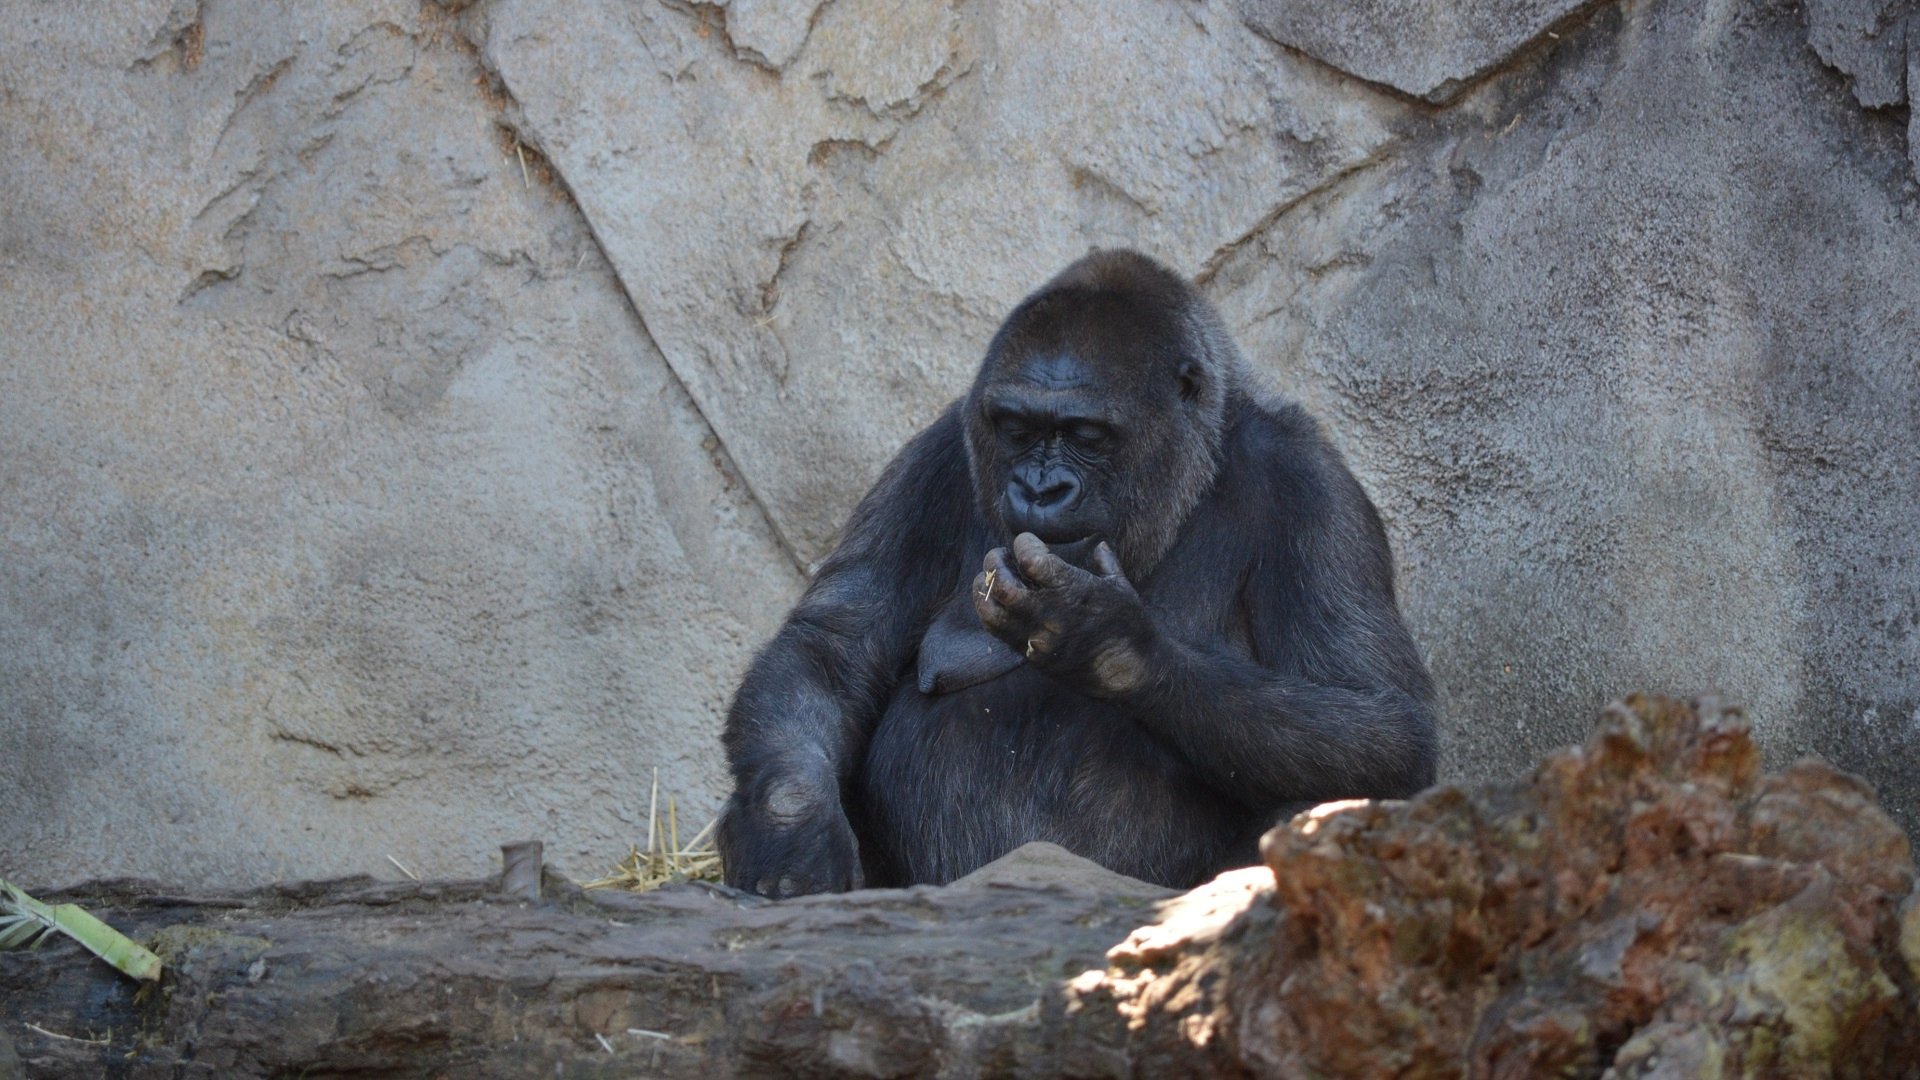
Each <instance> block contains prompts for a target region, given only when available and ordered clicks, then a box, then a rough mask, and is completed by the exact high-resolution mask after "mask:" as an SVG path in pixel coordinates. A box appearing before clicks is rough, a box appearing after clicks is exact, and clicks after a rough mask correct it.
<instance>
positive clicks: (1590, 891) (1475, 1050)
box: [1076, 698, 1920, 1080]
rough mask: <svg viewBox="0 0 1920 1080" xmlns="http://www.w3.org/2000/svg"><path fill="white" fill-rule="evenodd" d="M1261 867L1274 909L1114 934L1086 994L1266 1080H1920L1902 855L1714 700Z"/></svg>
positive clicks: (1288, 833)
mask: <svg viewBox="0 0 1920 1080" xmlns="http://www.w3.org/2000/svg"><path fill="white" fill-rule="evenodd" d="M1262 846H1263V854H1264V856H1265V859H1266V863H1267V867H1268V868H1269V869H1270V870H1271V873H1272V881H1273V894H1272V897H1271V908H1272V910H1271V911H1270V912H1268V913H1264V914H1262V915H1260V916H1258V917H1252V916H1250V917H1248V918H1247V919H1245V920H1243V921H1242V922H1240V923H1237V924H1229V925H1227V926H1226V927H1225V929H1222V930H1213V929H1210V928H1204V927H1203V929H1202V931H1201V932H1200V933H1197V934H1192V933H1189V934H1177V933H1176V934H1169V933H1168V932H1167V930H1166V928H1165V926H1164V925H1163V926H1161V927H1150V928H1148V929H1147V930H1145V931H1141V932H1136V933H1135V935H1134V936H1133V937H1132V938H1130V939H1129V941H1128V942H1127V943H1126V944H1124V945H1122V946H1121V947H1119V948H1118V949H1116V950H1115V951H1114V952H1113V954H1112V958H1113V959H1114V961H1115V967H1114V969H1112V970H1110V971H1109V972H1108V973H1107V974H1106V975H1104V976H1102V977H1101V978H1100V979H1099V980H1098V981H1097V982H1095V981H1093V980H1088V982H1087V983H1086V984H1083V985H1082V986H1081V987H1080V988H1077V990H1076V993H1077V994H1078V995H1079V997H1080V999H1081V1000H1085V1001H1087V1002H1089V1005H1088V1007H1091V1004H1090V1003H1091V1002H1092V1001H1096V1000H1098V1001H1109V1000H1110V1001H1111V1002H1113V1004H1114V1007H1116V1008H1118V1009H1120V1010H1121V1011H1122V1012H1123V1013H1127V1014H1129V1015H1133V1016H1138V1017H1148V1018H1151V1021H1150V1022H1149V1023H1148V1024H1146V1026H1145V1028H1144V1030H1146V1031H1150V1032H1158V1033H1160V1034H1159V1035H1158V1036H1156V1038H1157V1045H1159V1046H1160V1047H1162V1048H1163V1049H1162V1050H1161V1052H1164V1053H1168V1054H1172V1053H1175V1052H1177V1043H1176V1041H1175V1038H1176V1037H1177V1039H1181V1040H1185V1041H1187V1042H1189V1043H1193V1042H1199V1043H1202V1044H1204V1045H1205V1046H1207V1047H1208V1052H1209V1055H1210V1057H1211V1059H1212V1060H1214V1061H1216V1062H1220V1063H1221V1066H1220V1067H1221V1068H1222V1070H1223V1071H1225V1070H1226V1069H1227V1068H1228V1063H1231V1065H1232V1067H1234V1068H1239V1067H1245V1068H1248V1069H1249V1070H1250V1071H1252V1072H1254V1073H1256V1074H1259V1075H1267V1076H1400V1075H1418V1076H1433V1077H1443V1076H1475V1077H1516V1078H1517V1077H1537V1076H1599V1075H1602V1074H1604V1075H1606V1076H1609V1077H1631V1076H1647V1077H1653V1076H1658V1077H1672V1078H1675V1080H1679V1078H1683V1077H1705V1076H1727V1077H1732V1076H1753V1077H1760V1076H1783V1077H1784V1076H1857V1077H1891V1076H1912V1075H1920V1037H1916V1032H1915V1029H1914V1027H1913V1024H1914V1022H1915V1020H1916V1018H1920V1017H1917V1014H1916V1012H1915V1007H1916V1004H1920V999H1916V997H1915V992H1914V991H1915V976H1916V974H1920V968H1916V966H1915V965H1916V964H1920V953H1916V952H1915V951H1914V949H1913V945H1914V941H1913V937H1912V935H1913V933H1914V927H1915V926H1916V925H1920V922H1917V921H1916V917H1915V911H1914V905H1913V902H1912V900H1911V899H1910V893H1911V889H1912V886H1913V878H1914V865H1913V860H1912V858H1911V856H1910V854H1909V848H1908V844H1907V840H1906V837H1905V835H1904V834H1903V833H1902V832H1901V831H1900V830H1899V828H1897V827H1896V826H1895V825H1894V824H1893V822H1892V821H1890V820H1889V819H1888V818H1887V817H1886V815H1885V814H1884V813H1882V812H1881V810H1880V809H1879V807H1878V805H1877V804H1876V803H1875V801H1874V798H1873V794H1872V792H1871V791H1870V790H1869V789H1868V788H1867V787H1866V786H1865V785H1864V784H1862V783H1860V781H1859V780H1857V779H1855V778H1853V777H1851V776H1848V775H1846V774H1844V773H1839V772H1836V771H1835V770H1834V769H1832V768H1831V767H1830V766H1828V765H1826V764H1824V763H1821V762H1817V761H1805V762H1801V763H1799V764H1796V765H1794V766H1792V767H1790V768H1788V769H1786V770H1785V771H1783V772H1780V773H1775V774H1771V775H1762V774H1761V772H1760V770H1759V755H1758V753H1757V751H1756V748H1755V747H1754V745H1753V742H1752V741H1751V739H1750V738H1749V736H1748V731H1747V726H1746V723H1745V720H1744V718H1743V717H1741V716H1740V715H1739V714H1738V713H1737V712H1732V711H1727V710H1723V709H1722V708H1720V707H1718V706H1716V705H1715V704H1713V703H1711V702H1708V703H1695V704H1687V703H1682V702H1677V701H1670V700H1664V699H1658V698H1632V699H1628V700H1627V701H1626V702H1624V703H1622V704H1618V705H1615V706H1613V707H1611V708H1609V709H1608V710H1607V713H1606V715H1605V716H1604V717H1603V718H1602V720H1601V724H1600V726H1599V729H1598V730H1597V732H1596V733H1595V734H1594V736H1593V737H1592V738H1591V739H1590V740H1589V741H1588V742H1587V743H1586V744H1585V745H1584V746H1582V747H1580V748H1578V749H1574V750H1569V751H1564V752H1562V753H1558V754H1555V755H1553V756H1552V757H1550V758H1548V759H1547V760H1546V761H1545V762H1544V763H1543V764H1542V765H1541V766H1540V767H1539V768H1538V769H1537V770H1536V771H1535V772H1534V774H1533V776H1532V777H1531V778H1530V779H1529V780H1527V781H1525V782H1522V783H1518V784H1512V785H1495V786H1488V787H1480V788H1474V789H1460V788H1440V789H1436V790H1434V791H1430V792H1428V793H1426V794H1424V795H1422V796H1420V797H1419V798H1417V799H1415V800H1413V801H1412V802H1410V803H1406V804H1391V803H1382V804H1364V805H1358V806H1353V807H1349V808H1345V809H1339V808H1321V809H1320V810H1318V811H1315V812H1313V813H1311V814H1309V815H1303V816H1302V817H1300V818H1296V819H1295V820H1294V822H1293V823H1292V825H1291V826H1290V827H1288V828H1284V829H1278V830H1275V831H1274V832H1272V833H1271V834H1269V835H1268V836H1267V838H1266V840H1265V842H1264V844H1263V845H1262ZM1903 904H1904V907H1903ZM1903 912H1904V916H1903Z"/></svg>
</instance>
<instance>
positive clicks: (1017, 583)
mask: <svg viewBox="0 0 1920 1080" xmlns="http://www.w3.org/2000/svg"><path fill="white" fill-rule="evenodd" d="M1092 561H1093V572H1091V573H1090V572H1088V571H1086V570H1082V569H1080V568H1079V567H1077V566H1074V565H1072V564H1071V563H1069V562H1067V561H1066V560H1065V559H1062V558H1061V557H1060V556H1058V555H1055V554H1054V553H1053V552H1051V551H1049V550H1048V549H1047V545H1046V544H1045V543H1044V542H1042V541H1041V540H1040V538H1039V537H1037V536H1035V535H1033V534H1032V533H1021V534H1020V535H1019V536H1017V537H1015V538H1014V541H1013V548H1012V551H1011V552H1010V553H1009V551H1008V549H1006V548H994V549H993V550H992V551H990V552H988V553H987V558H986V561H985V562H984V563H983V564H982V569H981V572H980V575H979V576H978V577H976V578H974V579H973V606H974V610H976V611H978V612H979V613H980V623H981V625H983V626H985V627H986V628H987V630H988V631H989V632H991V633H992V634H993V635H994V636H995V637H998V638H999V639H1000V640H1002V641H1004V642H1006V643H1007V644H1009V645H1012V646H1013V647H1014V648H1016V649H1019V650H1020V651H1021V652H1022V653H1023V654H1024V655H1025V656H1026V658H1027V662H1028V663H1030V664H1033V665H1034V666H1035V667H1037V668H1039V669H1040V670H1042V671H1044V672H1046V673H1047V674H1049V675H1052V676H1054V677H1055V678H1058V679H1061V680H1063V681H1066V682H1068V683H1071V684H1073V685H1075V686H1077V687H1079V688H1080V689H1082V690H1084V691H1085V692H1087V693H1088V694H1091V695H1093V696H1095V697H1111V696H1114V695H1117V694H1125V693H1129V692H1131V691H1133V690H1137V689H1139V688H1140V687H1141V685H1143V684H1144V683H1145V682H1146V680H1147V676H1148V667H1147V655H1148V646H1149V643H1150V641H1151V640H1152V629H1153V628H1152V624H1151V622H1150V621H1149V619H1148V617H1147V611H1146V608H1145V607H1144V606H1143V605H1142V604H1141V603H1140V594H1139V593H1137V592H1135V591H1134V588H1133V584H1132V583H1131V582H1129V581H1128V580H1127V576H1126V574H1124V573H1122V572H1121V569H1120V560H1119V559H1118V558H1117V557H1115V555H1114V553H1113V549H1112V548H1110V547H1108V546H1107V545H1106V543H1105V542H1104V541H1103V542H1102V543H1101V544H1100V545H1099V546H1098V547H1096V548H1095V549H1094V552H1093V560H1092Z"/></svg>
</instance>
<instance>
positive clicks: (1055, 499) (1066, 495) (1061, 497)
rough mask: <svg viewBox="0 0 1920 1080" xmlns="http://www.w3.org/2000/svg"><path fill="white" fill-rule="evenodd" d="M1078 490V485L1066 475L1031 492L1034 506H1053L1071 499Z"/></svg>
mask: <svg viewBox="0 0 1920 1080" xmlns="http://www.w3.org/2000/svg"><path fill="white" fill-rule="evenodd" d="M1079 490H1080V485H1079V484H1076V483H1074V482H1073V481H1072V480H1070V479H1068V478H1066V477H1060V478H1059V479H1056V480H1054V481H1052V482H1050V483H1048V484H1047V485H1046V486H1044V487H1042V488H1041V489H1040V490H1038V491H1035V492H1032V493H1031V501H1032V503H1033V505H1035V506H1054V505H1057V504H1059V503H1063V502H1066V501H1067V500H1068V499H1071V498H1072V497H1073V496H1074V494H1075V493H1076V492H1078V491H1079Z"/></svg>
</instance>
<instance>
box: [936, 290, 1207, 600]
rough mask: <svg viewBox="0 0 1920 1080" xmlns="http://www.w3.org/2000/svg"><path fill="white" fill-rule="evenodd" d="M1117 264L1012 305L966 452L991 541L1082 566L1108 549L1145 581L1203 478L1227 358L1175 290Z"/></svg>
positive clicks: (983, 380) (972, 414) (977, 388)
mask: <svg viewBox="0 0 1920 1080" xmlns="http://www.w3.org/2000/svg"><path fill="white" fill-rule="evenodd" d="M1095 269H1096V270H1097V269H1098V266H1096V268H1095ZM1126 269H1129V270H1131V271H1133V272H1134V276H1133V277H1132V278H1130V279H1128V280H1127V281H1125V282H1123V283H1120V284H1116V283H1114V282H1110V281H1103V280H1088V278H1089V276H1090V274H1091V273H1092V271H1085V270H1083V271H1079V272H1077V273H1076V274H1075V275H1063V277H1062V278H1060V279H1057V280H1056V281H1055V282H1054V283H1052V284H1051V285H1050V286H1049V287H1048V288H1047V289H1044V290H1042V291H1041V292H1040V293H1038V294H1036V295H1035V296H1034V297H1031V298H1029V300H1028V301H1027V302H1026V303H1024V304H1022V305H1021V306H1020V307H1019V308H1018V309H1016V310H1015V312H1014V313H1013V315H1012V316H1010V317H1009V318H1008V320H1007V322H1006V323H1005V324H1004V325H1003V326H1002V327H1001V329H1000V332H999V333H998V334H996V335H995V337H994V341H993V343H992V345H991V346H989V348H988V352H987V359H986V362H985V363H984V364H982V365H981V370H980V375H979V378H978V379H977V380H976V381H975V383H974V387H973V392H972V394H971V396H970V400H969V402H968V408H967V414H966V415H967V444H968V452H969V459H970V465H971V469H972V473H973V484H974V490H975V493H976V497H977V498H978V500H979V507H980V513H981V515H982V516H983V517H984V518H985V519H986V520H987V521H988V522H990V523H993V524H996V525H998V526H999V527H1000V529H999V532H1000V533H1001V535H1000V536H999V538H998V542H999V543H1002V544H1006V543H1011V542H1012V540H1013V538H1014V537H1016V536H1018V535H1019V534H1021V533H1032V534H1033V535H1035V536H1037V537H1039V538H1040V539H1041V540H1042V541H1045V542H1046V544H1047V545H1048V547H1049V548H1052V549H1053V550H1054V553H1055V554H1057V555H1059V556H1060V557H1061V558H1063V559H1066V560H1067V561H1068V562H1070V563H1074V564H1075V565H1080V566H1082V567H1083V568H1084V567H1085V565H1086V558H1087V557H1088V556H1089V555H1090V554H1091V552H1092V551H1093V548H1094V547H1095V546H1096V545H1097V544H1098V543H1099V542H1100V541H1102V540H1105V541H1107V542H1108V543H1109V544H1110V545H1111V546H1112V547H1113V548H1114V550H1115V551H1116V552H1117V553H1118V554H1119V557H1120V561H1121V563H1122V565H1123V566H1124V568H1125V570H1126V572H1127V573H1128V574H1129V575H1130V576H1133V577H1135V578H1143V577H1144V576H1145V574H1146V573H1147V572H1148V571H1149V570H1151V568H1152V567H1153V565H1154V564H1155V563H1157V562H1158V561H1159V559H1160V556H1161V555H1162V554H1163V553H1165V552H1166V550H1167V549H1168V548H1169V547H1170V546H1171V545H1172V543H1173V540H1174V538H1175V536H1176V535H1177V533H1178V531H1179V529H1180V526H1181V523H1182V522H1183V521H1184V520H1185V518H1186V516H1187V513H1188V512H1189V511H1190V510H1191V509H1192V507H1193V506H1194V505H1195V504H1196V503H1197V502H1198V500H1199V498H1200V496H1201V495H1202V494H1204V493H1205V491H1206V490H1207V488H1208V487H1209V486H1210V484H1211V483H1212V479H1213V476H1214V472H1215V469H1216V468H1217V451H1218V446H1219V433H1220V430H1221V427H1222V423H1223V417H1224V412H1225V395H1224V392H1223V385H1222V384H1223V382H1224V379H1223V378H1222V375H1221V372H1222V370H1223V369H1231V367H1232V365H1233V364H1234V363H1235V360H1236V357H1235V356H1234V355H1231V354H1229V355H1216V354H1215V349H1214V348H1213V345H1214V343H1215V341H1216V340H1224V334H1218V335H1216V334H1214V333H1212V332H1210V330H1211V325H1212V324H1211V323H1210V322H1207V323H1199V322H1198V321H1197V320H1198V316H1197V315H1194V314H1192V313H1190V312H1189V310H1188V309H1187V308H1186V307H1183V306H1181V305H1180V304H1176V303H1173V302H1170V301H1169V300H1168V299H1167V296H1169V295H1171V296H1175V297H1180V296H1184V295H1185V292H1184V290H1185V289H1186V286H1185V285H1184V284H1182V283H1180V282H1179V281H1178V280H1177V279H1172V278H1171V276H1170V275H1166V277H1167V280H1164V281H1163V280H1161V276H1162V275H1165V271H1163V270H1160V269H1159V268H1157V267H1153V268H1152V271H1153V272H1152V273H1151V274H1149V275H1147V276H1146V278H1145V280H1144V281H1142V280H1140V279H1139V273H1138V272H1139V270H1140V268H1139V267H1138V266H1132V265H1129V266H1127V267H1126ZM1202 314H1204V313H1202ZM1196 327H1197V328H1196ZM1229 348H1230V346H1229Z"/></svg>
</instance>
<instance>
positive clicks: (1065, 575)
mask: <svg viewBox="0 0 1920 1080" xmlns="http://www.w3.org/2000/svg"><path fill="white" fill-rule="evenodd" d="M1013 559H1014V563H1015V565H1017V566H1019V568H1020V572H1021V573H1022V574H1025V575H1026V577H1027V580H1028V581H1031V582H1033V583H1034V584H1035V585H1038V586H1040V587H1041V588H1043V589H1051V588H1055V587H1057V586H1060V585H1065V584H1066V583H1067V582H1068V581H1069V580H1071V579H1072V576H1073V567H1071V566H1069V565H1067V561H1066V560H1065V559H1062V558H1061V557H1060V556H1058V555H1055V554H1054V553H1053V552H1052V551H1051V550H1049V549H1048V547H1047V544H1046V541H1044V540H1042V539H1040V538H1039V537H1037V536H1035V535H1033V534H1032V533H1021V534H1020V535H1019V536H1016V537H1014V538H1013Z"/></svg>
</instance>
